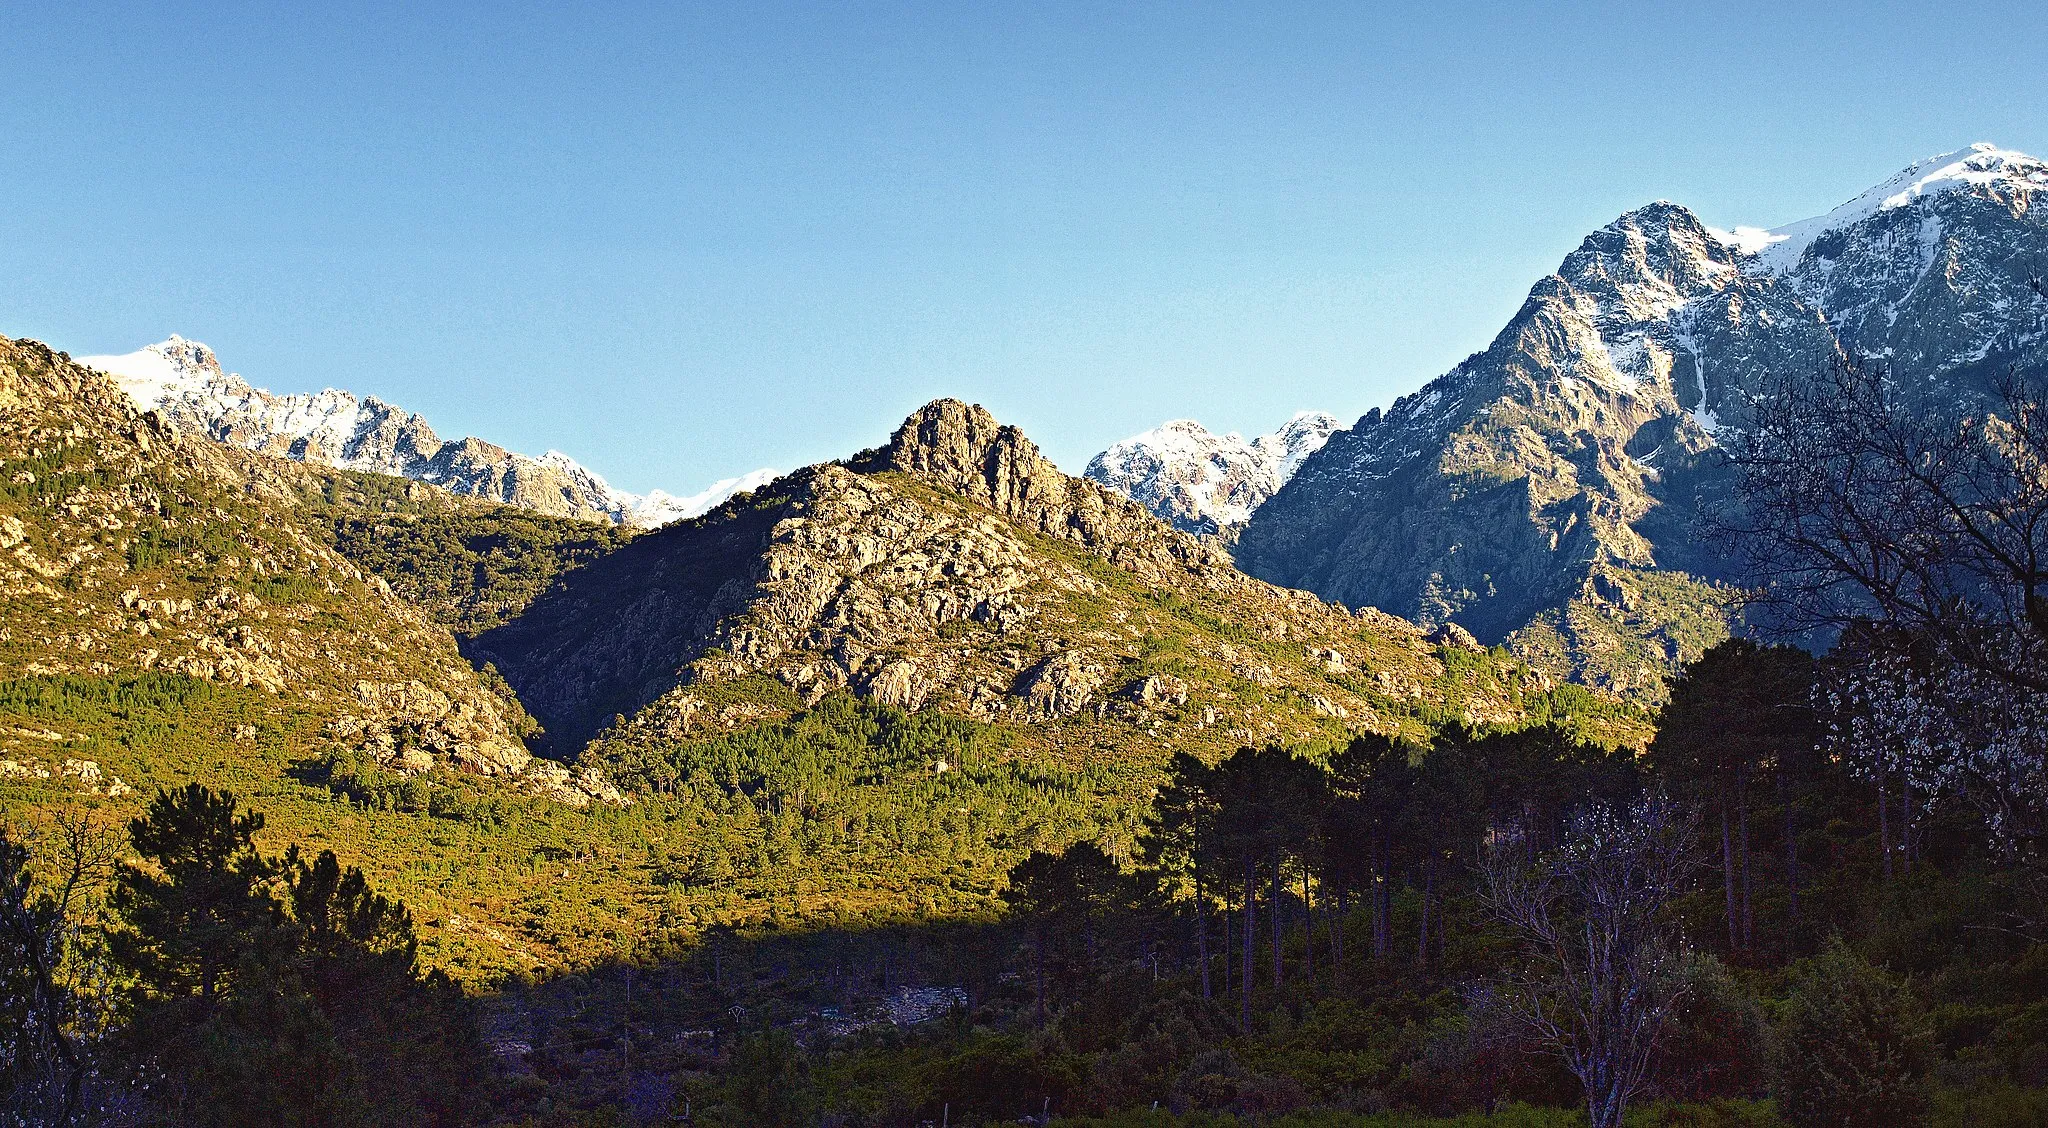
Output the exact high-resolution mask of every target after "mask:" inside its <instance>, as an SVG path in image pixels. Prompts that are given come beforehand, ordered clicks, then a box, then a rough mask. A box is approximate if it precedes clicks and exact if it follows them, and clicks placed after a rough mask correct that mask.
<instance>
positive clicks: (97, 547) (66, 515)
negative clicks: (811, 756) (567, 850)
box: [0, 339, 603, 802]
mask: <svg viewBox="0 0 2048 1128" xmlns="http://www.w3.org/2000/svg"><path fill="white" fill-rule="evenodd" d="M309 473H310V471H305V470H302V469H301V468H300V467H297V466H294V465H293V464H291V463H286V462H277V461H273V460H271V459H267V458H264V457H262V456H258V455H253V454H249V453H246V452H243V451H239V450H236V449H233V448H230V447H225V446H220V445H217V444H214V443H210V442H205V441H202V440H199V439H197V438H196V437H192V436H188V435H186V434H183V433H181V432H179V431H177V430H175V429H172V428H169V427H166V426H164V425H162V423H161V421H160V420H156V419H153V418H151V417H148V416H142V415H138V414H137V412H136V411H135V409H134V407H133V406H132V404H131V403H130V402H129V400H128V398H127V397H126V396H125V395H123V394H122V393H121V391H120V390H119V389H117V388H116V387H115V386H114V385H113V383H112V382H111V381H110V380H108V379H107V378H106V377H105V376H104V375H102V374H101V373H99V372H97V371H94V370H92V369H89V368H85V367H82V366H79V365H77V364H74V363H72V362H70V361H69V360H68V358H66V357H65V356H64V355H63V354H61V353H52V352H50V351H49V350H48V349H47V348H45V347H44V346H42V345H40V344H38V343H36V342H33V341H8V340H5V339H0V474H4V480H0V549H4V552H0V595H4V597H5V598H4V600H0V659H4V661H5V665H6V668H8V669H9V670H11V671H14V672H15V674H16V675H18V676H26V677H44V678H50V677H58V678H61V677H67V676H70V677H88V678H128V679H134V678H137V677H144V676H148V675H157V676H168V677H172V678H178V679H190V680H196V681H200V682H208V683H214V684H218V685H225V686H233V687H236V688H238V689H244V690H253V691H256V692H258V693H260V694H262V695H266V696H267V697H268V698H270V699H272V700H274V701H275V702H276V706H275V712H276V713H277V714H278V715H279V716H280V717H290V718H293V719H292V720H291V721H290V724H291V725H294V726H301V725H310V726H313V727H311V728H310V729H305V730H304V731H305V735H306V736H307V737H308V738H310V739H311V741H312V742H313V743H314V744H316V745H321V746H326V747H332V748H338V749H348V750H352V751H357V752H360V753H362V754H364V755H366V756H368V757H370V758H371V759H372V760H374V761H377V762H380V763H386V764H389V765H390V766H392V767H393V768H396V769H400V770H405V771H422V770H427V769H430V768H434V767H452V768H456V769H459V770H462V771H466V772H471V773H475V774H480V775H502V776H507V777H512V778H515V779H522V780H525V781H527V782H529V783H531V784H532V785H533V786H534V787H535V788H537V789H539V790H541V791H544V792H547V793H550V794H555V795H557V796H558V797H561V798H566V799H570V800H572V801H576V802H586V801H587V792H586V791H584V790H582V789H581V788H580V786H579V781H576V780H574V779H572V778H571V776H570V774H569V773H568V772H566V771H564V770H563V769H562V768H560V767H559V766H558V765H553V764H550V763H547V762H545V761H537V760H535V759H534V758H533V757H532V756H531V755H530V754H529V753H528V752H527V750H526V748H525V747H524V745H523V743H522V741H521V739H520V737H519V733H520V731H522V730H523V729H524V728H526V727H527V725H528V723H529V722H528V721H527V719H526V717H525V715H524V713H523V711H522V710H521V709H520V708H519V706H518V704H517V703H516V702H514V701H512V700H510V699H508V698H506V697H504V696H502V695H501V694H499V693H497V692H495V691H494V690H492V689H491V688H489V687H488V686H487V685H485V684H484V683H483V682H481V681H480V680H479V679H478V677H477V675H476V672H475V671H474V670H473V669H472V668H471V667H470V666H469V665H468V664H467V663H466V662H464V661H463V659H462V658H461V656H460V655H459V654H458V653H457V650H456V646H455V643H454V640H453V638H451V637H450V636H449V634H448V633H447V632H446V631H445V630H443V629H441V628H440V627H438V626H436V625H435V624H433V623H432V622H431V621H429V620H428V618H427V617H426V616H425V615H424V614H422V613H421V612H420V611H418V610H417V609H415V608H413V607H411V606H410V605H408V604H406V603H405V602H404V601H402V600H401V599H399V598H398V597H396V596H395V595H394V594H393V593H392V591H391V589H390V587H389V585H388V584H386V583H384V582H383V581H382V580H380V579H378V578H376V577H374V576H371V575H367V574H365V573H364V572H363V571H362V570H360V569H359V568H358V567H356V566H355V565H354V564H352V563H350V562H349V561H348V560H347V559H345V558H343V557H342V556H340V555H339V554H337V553H336V552H334V551H333V550H332V549H331V548H330V547H328V545H327V543H326V538H325V537H324V536H323V535H321V533H322V531H321V530H318V529H317V528H316V527H315V526H314V525H312V524H310V523H308V522H306V521H304V520H302V519H301V518H300V515H299V511H300V508H301V506H302V505H303V504H304V499H305V498H306V497H307V496H309V494H311V493H313V492H314V490H315V488H316V486H317V483H314V482H311V481H309V480H308V477H307V475H308V474H309ZM280 723H283V722H280ZM0 747H13V748H14V749H15V750H19V749H20V748H21V747H23V746H20V745H18V742H13V741H0ZM600 790H603V789H602V788H600Z"/></svg>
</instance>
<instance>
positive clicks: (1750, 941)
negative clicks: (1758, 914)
mask: <svg viewBox="0 0 2048 1128" xmlns="http://www.w3.org/2000/svg"><path fill="white" fill-rule="evenodd" d="M1735 785H1736V787H1737V788H1738V791H1737V793H1736V797H1735V801H1736V804H1737V806H1736V815H1737V818H1738V819H1739V823H1738V831H1739V835H1738V838H1737V841H1738V843H1739V844H1740V846H1741V848H1742V859H1741V860H1742V948H1743V950H1744V951H1748V950H1749V949H1750V948H1753V947H1755V946H1756V935H1755V932H1754V931H1753V928H1752V924H1753V917H1752V916H1751V913H1750V904H1749V772H1748V771H1747V770H1744V771H1743V772H1742V774H1741V775H1740V776H1738V777H1737V779H1736V784H1735Z"/></svg>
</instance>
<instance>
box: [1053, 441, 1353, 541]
mask: <svg viewBox="0 0 2048 1128" xmlns="http://www.w3.org/2000/svg"><path fill="white" fill-rule="evenodd" d="M1342 429H1343V425H1342V424H1341V423H1339V422H1338V421H1337V419H1336V417H1335V416H1332V415H1327V414H1325V413H1323V412H1319V411H1303V412H1299V413H1297V414H1296V415H1295V416H1294V417H1293V418H1291V419H1289V420H1288V421H1287V422H1286V423H1285V424H1284V425H1282V426H1281V427H1280V429H1278V430H1276V431H1274V432H1272V433H1271V434H1266V435H1260V436H1258V437H1256V438H1252V439H1246V438H1245V437H1244V436H1242V435H1239V434H1238V433H1237V432H1235V431H1232V432H1229V433H1228V434H1223V435H1218V434H1215V433H1213V432H1211V431H1210V430H1209V429H1208V428H1206V427H1204V426H1202V425H1201V424H1200V423H1197V422H1196V421H1194V420H1192V419H1175V420H1171V421H1169V422H1166V423H1162V424H1160V425H1159V426H1157V427H1154V428H1153V429H1152V430H1150V431H1146V432H1144V433H1143V434H1138V435H1133V436H1131V437H1130V438H1128V439H1125V440H1123V441H1122V442H1119V443H1117V444H1115V445H1113V446H1111V447H1110V448H1109V449H1108V450H1105V451H1103V452H1102V453H1101V454H1098V455H1096V456H1095V457H1094V458H1093V459H1092V460H1090V461H1089V463H1088V469H1087V470H1086V471H1084V473H1083V476H1084V477H1087V478H1090V479H1093V480H1094V481H1097V482H1100V483H1102V484H1103V485H1105V486H1108V487H1110V488H1111V489H1114V490H1117V491H1118V492H1120V493H1122V494H1124V495H1125V496H1127V497H1129V498H1131V499H1132V500H1134V501H1136V502H1138V503H1139V504H1141V505H1143V506H1145V507H1146V508H1148V509H1150V510H1151V511H1152V512H1153V513H1155V514H1157V515H1158V516H1160V517H1162V518H1164V519H1165V520H1167V521H1170V522H1172V523H1173V524H1174V525H1175V526H1176V527H1178V528H1180V529H1183V530H1185V531H1188V532H1198V533H1217V532H1221V531H1222V530H1224V529H1228V528H1233V527H1235V526H1238V525H1242V524H1244V523H1245V522H1246V521H1248V520H1250V519H1251V515H1252V511H1253V510H1255V509H1257V508H1258V507H1259V506H1260V505H1262V504H1264V502H1265V500H1266V499H1267V498H1269V497H1272V496H1273V494H1274V493H1276V492H1278V491H1279V489H1280V487H1281V486H1282V485H1284V484H1286V482H1287V480H1288V479H1289V478H1292V477H1293V476H1294V472H1295V471H1296V470H1297V469H1299V468H1300V467H1301V464H1302V462H1303V461H1305V460H1306V459H1307V458H1308V456H1309V455H1311V454H1313V453H1315V452H1316V451H1317V450H1319V449H1321V447H1322V445H1323V444H1324V443H1325V442H1328V441H1329V438H1330V436H1331V435H1332V434H1334V433H1335V432H1337V431H1340V430H1342Z"/></svg>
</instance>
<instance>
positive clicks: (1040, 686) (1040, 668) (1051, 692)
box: [1016, 650, 1142, 717]
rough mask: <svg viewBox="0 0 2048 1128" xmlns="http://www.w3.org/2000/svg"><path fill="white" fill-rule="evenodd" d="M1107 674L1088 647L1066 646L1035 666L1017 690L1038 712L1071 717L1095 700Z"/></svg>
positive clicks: (1046, 715) (1043, 714)
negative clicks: (1092, 656)
mask: <svg viewBox="0 0 2048 1128" xmlns="http://www.w3.org/2000/svg"><path fill="white" fill-rule="evenodd" d="M1107 674H1108V671H1107V670H1105V669H1104V668H1103V667H1102V665H1101V664H1100V663H1098V662H1095V661H1094V660H1092V659H1091V657H1090V656H1089V654H1088V653H1087V652H1086V651H1077V650H1063V651H1061V652H1059V653H1058V654H1055V655H1053V656H1052V657H1050V658H1047V659H1046V660H1045V661H1043V662H1040V663H1039V664H1038V665H1036V666H1033V667H1032V668H1031V671H1030V672H1029V673H1027V674H1025V675H1024V677H1023V678H1022V679H1021V680H1020V681H1019V682H1018V683H1017V691H1016V692H1017V696H1019V697H1021V698H1023V699H1024V702H1025V704H1026V706H1027V707H1028V708H1029V709H1030V710H1031V712H1032V713H1033V714H1034V715H1036V716H1040V717H1071V716H1073V715H1074V714H1076V713H1078V712H1080V711H1081V710H1083V709H1085V708H1087V707H1088V706H1089V705H1091V704H1093V703H1094V701H1095V691H1096V690H1097V689H1100V688H1101V687H1102V681H1103V678H1104V677H1105V676H1107ZM1140 692H1141V693H1142V690H1141V691H1140Z"/></svg>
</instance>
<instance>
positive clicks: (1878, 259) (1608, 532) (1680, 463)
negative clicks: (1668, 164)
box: [1237, 144, 2048, 694]
mask: <svg viewBox="0 0 2048 1128" xmlns="http://www.w3.org/2000/svg"><path fill="white" fill-rule="evenodd" d="M2044 191H2048V166H2044V165H2043V164H2042V162H2040V161H2037V160H2035V159H2033V158H2031V157H2027V156H2025V155H2024V154H2018V153H2013V152H2011V151H2008V150H2002V149H1998V148H1996V147H1995V146H1990V145H1982V144H1980V145H1976V146H1972V147H1970V148H1967V149H1963V150H1959V151H1957V152H1954V153H1949V154H1944V155H1942V156H1939V157H1934V158H1930V159H1929V160H1926V161H1922V162H1918V163H1916V164H1915V165H1913V166H1911V167H1910V168H1908V169H1906V170H1904V171H1902V172H1901V173H1899V174H1898V175H1896V176H1894V177H1892V178H1889V179H1888V180H1887V181H1885V182H1884V183H1883V184H1881V185H1879V186H1877V187H1876V188H1874V189H1872V190H1871V191H1869V192H1866V193H1863V194H1861V195H1859V196H1858V197H1857V198H1856V199H1855V200H1852V201H1850V202H1849V203H1848V204H1845V205H1844V206H1843V207H1841V208H1838V209H1836V210H1835V211H1833V212H1831V213H1829V214H1828V215H1827V216H1822V217H1819V218H1817V219H1814V220H1809V221H1805V222H1802V223H1798V224H1792V225H1789V226H1787V227H1784V228H1780V229H1777V230H1776V231H1770V232H1763V231H1757V230H1754V229H1747V228H1744V229H1738V230H1736V231H1733V232H1729V231H1721V230H1718V229H1715V228H1711V227H1709V226H1707V225H1706V224H1704V223H1702V222H1701V221H1700V220H1699V218H1698V217H1697V216H1695V215H1694V214H1693V213H1692V212H1690V211H1688V210H1687V209H1685V208H1683V207H1681V206H1679V205H1676V204H1671V203H1667V202H1659V203H1656V204H1652V205H1649V206H1647V207H1644V208H1640V209H1637V210H1636V211H1632V212H1630V213H1628V214H1626V215H1624V216H1622V217H1620V218H1619V219H1617V220H1616V221H1615V222H1614V223H1612V224H1609V225H1608V226H1606V227H1604V228H1602V229H1601V230H1599V231H1597V232H1594V233H1593V234H1592V235H1590V236H1588V237H1587V239H1586V240H1585V242H1584V243H1583V244H1581V246H1580V247H1579V248H1578V249H1577V250H1575V251H1573V252H1572V253H1571V254H1570V255H1568V256H1566V258H1565V260H1564V261H1563V263H1562V264H1561V265H1560V266H1559V268H1558V270H1557V272H1556V273H1555V274H1553V275H1551V276H1550V277H1548V278H1545V279H1543V280H1542V281H1540V282H1538V283H1537V284H1536V286H1535V287H1534V288H1533V289H1532V290H1531V291H1530V293H1529V297H1528V299H1527V300H1526V301H1525V303H1524V304H1523V306H1522V308H1521V310H1520V311H1519V312H1518V313H1517V314H1516V315H1515V317H1514V318H1513V319H1512V320H1511V321H1510V322H1509V323H1508V325H1507V326H1506V328H1504V329H1503V330H1502V331H1501V333H1500V334H1499V335H1498V336H1497V337H1495V339H1494V341H1493V342H1492V344H1491V345H1489V347H1488V348H1487V349H1486V350H1484V351H1482V352H1479V353H1476V354H1474V355H1473V356H1472V357H1470V358H1468V359H1467V360H1465V361H1464V362H1462V363H1460V364H1459V365H1458V366H1457V367H1456V368H1454V369H1452V370H1451V371H1450V372H1449V373H1446V374H1445V375H1443V376H1441V377H1439V378H1437V379H1436V380H1433V381H1431V382H1430V383H1429V384H1427V385H1426V386H1424V387H1423V388H1422V389H1421V390H1419V391H1418V392H1416V393H1414V394H1412V395H1408V396H1404V397H1402V398H1401V399H1400V400H1398V401H1396V403H1395V404H1394V405H1393V407H1392V408H1390V409H1389V410H1388V411H1386V412H1384V413H1382V412H1380V411H1377V410H1375V411H1373V412H1370V413H1368V414H1367V415H1366V416H1365V417H1364V418H1362V419H1361V420H1359V422H1358V424H1357V425H1356V426H1354V427H1353V428H1352V429H1350V430H1348V431H1344V432H1340V433H1338V434H1336V435H1335V436H1333V437H1332V439H1331V441H1330V442H1329V443H1328V444H1327V445H1325V446H1324V447H1323V448H1322V449H1321V450H1320V451H1318V452H1317V453H1315V454H1313V455H1311V456H1310V457H1309V458H1308V460H1307V461H1306V463H1305V464H1304V465H1303V466H1302V468H1301V470H1300V471H1299V472H1298V473H1297V474H1296V475H1295V476H1294V477H1293V479H1291V480H1290V481H1289V482H1288V483H1287V484H1286V485H1284V486H1283V487H1282V488H1281V489H1280V490H1279V492H1278V493H1277V494H1276V495H1275V496H1274V497H1273V498H1272V500H1270V501H1268V502H1267V503H1266V504H1265V505H1264V506H1262V507H1260V508H1259V509H1258V510H1257V511H1256V512H1255V513H1254V514H1253V516H1252V519H1251V521H1250V522H1249V523H1248V524H1247V526H1246V528H1245V530H1244V533H1243V535H1242V538H1241V540H1240V541H1239V543H1238V545H1237V559H1238V561H1239V563H1240V564H1241V565H1243V566H1244V567H1245V568H1246V570H1247V571H1249V572H1251V573H1252V574H1254V575H1258V576H1262V577H1264V578H1267V579H1269V580H1272V581H1273V582H1276V583H1282V584H1288V585H1293V586H1300V587H1305V588H1308V589H1310V590H1313V591H1315V592H1317V593H1318V594H1321V595H1323V596H1324V597H1326V598H1331V599H1337V600H1342V601H1345V602H1347V603H1355V604H1371V605H1375V606H1380V607H1384V608H1386V609H1387V610H1389V611H1392V612H1395V613H1397V614H1401V615H1405V616H1409V617H1412V618H1414V619H1416V620H1418V621H1420V622H1422V623H1424V624H1442V623H1452V622H1455V623H1458V624H1461V625H1463V626H1465V627H1467V628H1469V629H1470V630H1471V631H1472V632H1473V633H1474V634H1475V635H1477V636H1478V637H1479V638H1480V639H1481V640H1483V641H1486V642H1489V643H1498V642H1505V643H1507V644H1508V645H1510V646H1511V647H1513V648H1515V649H1516V650H1517V651H1518V652H1520V653H1522V654H1524V655H1526V656H1528V657H1530V658H1532V659H1534V660H1537V661H1539V662H1542V663H1544V664H1545V665H1546V666H1548V667H1550V668H1552V669H1553V670H1554V672H1557V673H1559V674H1561V675H1569V676H1573V677H1577V678H1581V679H1584V680H1586V681H1588V682H1589V683H1591V684H1595V685H1600V686H1604V687H1606V688H1610V689H1616V690H1621V691H1628V692H1637V693H1649V694H1654V693H1655V692H1656V687H1657V686H1658V685H1660V684H1661V680H1662V677H1663V675H1664V673H1665V672H1666V671H1668V670H1669V669H1670V668H1672V667H1673V666H1674V665H1676V664H1678V663H1681V662H1684V661H1687V660H1690V658H1691V657H1693V656H1696V655H1697V653H1698V652H1699V651H1700V650H1701V649H1702V648H1703V647H1704V646H1705V645H1709V644H1711V642H1712V641H1713V640H1714V639H1715V638H1716V637H1719V635H1721V634H1722V633H1724V632H1725V630H1726V629H1727V612H1728V608H1729V607H1730V606H1731V603H1732V598H1731V597H1732V595H1733V592H1732V591H1731V590H1730V589H1729V588H1728V587H1727V586H1726V585H1727V584H1729V583H1733V582H1739V581H1740V579H1741V577H1740V576H1739V574H1738V571H1737V561H1736V560H1735V559H1733V558H1732V556H1731V553H1730V551H1729V550H1730V548H1731V547H1732V546H1728V545H1725V544H1719V543H1714V542H1713V541H1711V540H1710V539H1708V538H1705V537H1703V536H1702V535H1701V534H1700V533H1699V532H1698V529H1697V527H1696V524H1695V520H1694V518H1695V516H1696V513H1697V510H1698V509H1699V507H1700V506H1701V505H1702V504H1704V503H1705V499H1709V498H1711V497H1713V496H1715V495H1716V492H1717V491H1720V490H1725V488H1726V484H1727V471H1726V469H1725V466H1724V464H1723V460H1722V459H1721V458H1720V456H1719V453H1718V450H1717V445H1718V444H1717V436H1719V437H1725V435H1724V433H1723V432H1724V431H1725V429H1727V428H1731V427H1734V428H1739V427H1741V426H1743V425H1744V423H1745V420H1746V419H1747V416H1748V412H1749V411H1750V408H1751V405H1752V404H1753V402H1754V397H1755V396H1756V395H1758V394H1759V393H1760V390H1761V389H1762V388H1763V387H1765V386H1766V384H1767V381H1768V379H1769V378H1771V377H1772V376H1773V375H1776V374H1785V373H1797V372H1800V371H1813V370H1816V369H1817V367H1818V366H1820V365H1822V364H1825V363H1826V362H1827V360H1828V358H1829V357H1831V356H1834V355H1837V354H1840V353H1851V354H1855V355H1858V356H1866V357H1878V358H1882V359H1884V360H1885V361H1886V362H1887V363H1889V364H1891V365H1892V366H1893V368H1894V371H1896V372H1898V373H1900V374H1901V375H1902V376H1904V377H1908V378H1911V379H1915V380H1919V381H1923V382H1925V383H1926V384H1927V385H1928V386H1929V387H1930V388H1936V389H1948V390H1949V391H1950V392H1951V393H1952V394H1963V395H1970V394H1977V393H1979V392H1981V391H1982V390H1983V389H1985V388H1986V387H1988V386H1989V384H1990V383H1991V382H1992V381H1994V380H1995V379H1996V377H1997V376H1998V375H2000V374H2002V373H2003V372H2005V371H2007V370H2008V369H2009V368H2011V367H2014V366H2019V367H2022V368H2027V367H2035V366H2039V365H2040V364H2041V363H2042V362H2043V356H2044V353H2043V345H2044V342H2048V309H2044V301H2043V299H2042V297H2041V295H2040V294H2039V293H2038V292H2037V291H2036V290H2034V289H2033V288H2032V282H2033V280H2034V279H2037V278H2038V277H2039V276H2040V275H2041V274H2043V273H2048V227H2044V220H2043V219H2042V216H2041V212H2040V209H2039V208H2038V207H2036V206H2035V205H2036V203H2037V202H2038V199H2039V197H2040V196H2041V194H2042V193H2043V192H2044Z"/></svg>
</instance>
